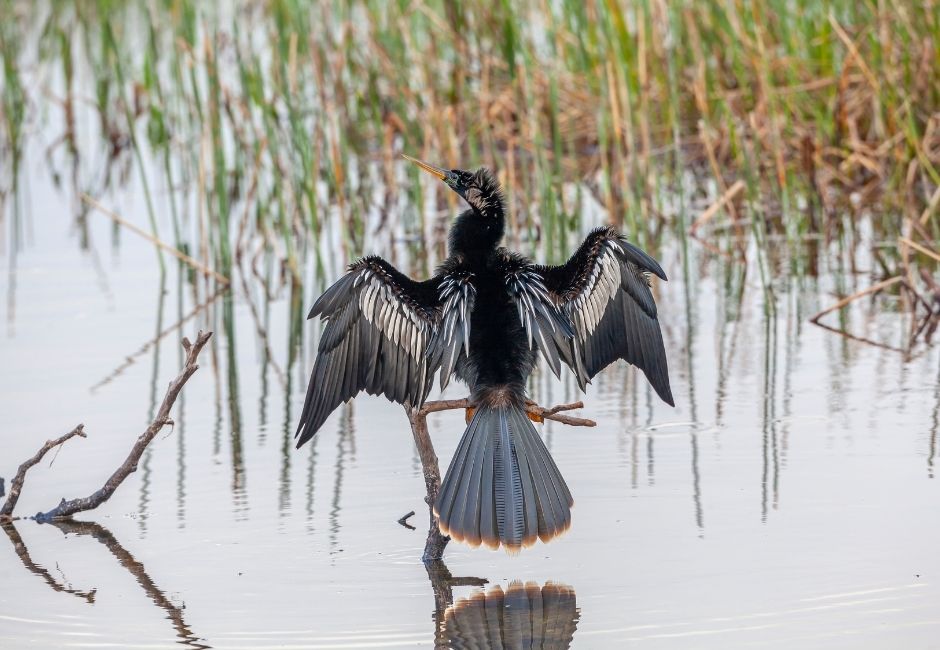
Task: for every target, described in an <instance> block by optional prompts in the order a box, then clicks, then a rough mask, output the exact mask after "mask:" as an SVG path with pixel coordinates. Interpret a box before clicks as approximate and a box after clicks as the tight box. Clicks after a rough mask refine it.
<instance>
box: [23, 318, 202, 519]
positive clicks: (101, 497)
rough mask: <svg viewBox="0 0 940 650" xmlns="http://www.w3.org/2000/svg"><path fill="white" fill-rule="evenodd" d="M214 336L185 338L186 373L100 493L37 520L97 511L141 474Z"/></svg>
mask: <svg viewBox="0 0 940 650" xmlns="http://www.w3.org/2000/svg"><path fill="white" fill-rule="evenodd" d="M211 336H212V332H205V333H203V332H199V334H198V335H197V336H196V342H195V343H190V342H189V339H187V338H184V339H183V348H184V349H185V350H186V363H185V365H184V366H183V370H182V371H181V372H180V374H179V375H178V376H177V377H176V379H174V380H173V381H171V382H170V386H169V388H167V392H166V395H165V396H164V398H163V402H162V403H161V404H160V409H159V411H157V416H156V418H154V420H153V422H151V423H150V426H149V427H147V430H146V431H144V432H143V433H142V434H141V435H140V437H139V438H137V442H135V443H134V446H133V447H132V448H131V451H130V453H129V454H128V455H127V458H126V459H125V460H124V462H123V463H122V464H121V466H120V467H118V468H117V469H116V470H115V471H114V473H113V474H112V475H111V477H110V478H109V479H108V480H107V481H105V484H104V485H103V486H102V487H101V488H100V489H98V490H97V491H96V492H94V493H92V494H91V495H89V496H87V497H84V498H80V499H71V500H69V501H66V500H65V499H62V501H61V502H60V503H59V505H57V506H56V507H55V508H53V509H52V510H49V511H48V512H44V513H39V514H37V515H36V520H38V521H50V520H53V519H63V518H66V517H71V516H72V515H74V514H75V513H77V512H82V511H85V510H92V509H93V508H97V507H98V506H100V505H101V504H102V503H104V502H105V501H107V500H108V499H110V498H111V495H112V494H114V491H115V490H117V488H118V486H120V485H121V483H123V482H124V479H126V478H127V477H128V476H130V475H131V474H132V473H133V472H135V471H137V463H138V461H140V457H141V456H142V455H143V453H144V450H145V449H146V448H147V446H148V445H149V444H150V442H151V441H152V440H153V439H154V438H155V437H156V436H157V434H158V433H159V432H160V430H161V429H163V427H164V426H166V425H167V424H173V420H171V419H170V409H172V408H173V404H174V403H175V402H176V398H177V396H179V393H180V390H182V388H183V386H184V385H185V384H186V382H187V381H188V380H189V378H190V377H192V375H193V373H195V372H196V370H198V369H199V366H198V364H197V363H196V360H197V358H198V357H199V353H200V352H201V351H202V348H203V347H204V346H205V344H206V343H207V342H208V341H209V338H210V337H211ZM47 444H48V443H47ZM40 457H41V456H40ZM27 462H29V461H27ZM37 462H38V460H37Z"/></svg>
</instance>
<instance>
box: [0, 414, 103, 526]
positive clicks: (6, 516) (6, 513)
mask: <svg viewBox="0 0 940 650" xmlns="http://www.w3.org/2000/svg"><path fill="white" fill-rule="evenodd" d="M84 429H85V425H84V424H79V425H78V426H77V427H75V428H74V429H72V430H71V431H69V432H68V433H66V434H65V435H64V436H60V437H58V438H56V439H55V440H47V441H46V444H44V445H43V446H42V447H40V448H39V451H37V452H36V453H35V454H33V457H32V458H29V459H27V460H25V461H23V463H22V464H21V465H20V467H19V469H18V470H16V476H14V477H13V480H12V481H11V482H10V494H9V495H8V496H7V500H6V501H4V503H3V507H2V508H0V522H7V521H11V520H12V519H13V509H14V508H15V507H16V502H17V501H18V500H19V498H20V492H21V491H22V490H23V483H24V482H25V481H26V472H28V471H29V470H30V468H31V467H33V466H34V465H37V464H39V461H41V460H42V458H43V456H45V455H46V454H47V453H49V452H50V451H51V450H53V449H55V448H56V447H58V446H59V445H63V444H65V443H66V442H67V441H68V440H71V439H72V438H74V437H75V436H80V437H82V438H87V437H88V436H87V434H86V433H85V430H84Z"/></svg>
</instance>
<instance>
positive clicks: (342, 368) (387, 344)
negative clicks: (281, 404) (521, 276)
mask: <svg viewBox="0 0 940 650" xmlns="http://www.w3.org/2000/svg"><path fill="white" fill-rule="evenodd" d="M471 277H472V276H470V275H469V274H465V273H460V272H459V271H452V272H451V273H449V274H446V275H438V276H436V277H434V278H431V279H430V280H426V281H424V282H416V281H414V280H412V279H411V278H409V277H407V276H406V275H404V274H402V273H400V272H399V271H398V270H397V269H395V267H394V266H392V265H391V264H389V263H388V262H386V261H385V260H383V259H382V258H380V257H366V258H363V259H361V260H359V261H358V262H355V263H353V264H351V265H350V267H349V271H348V272H347V273H346V274H345V275H344V276H343V277H341V278H340V279H339V280H337V281H336V283H335V284H333V285H332V286H331V287H330V288H329V289H327V290H326V292H325V293H324V294H323V295H322V296H320V298H319V299H318V300H317V301H316V303H315V304H314V305H313V309H311V310H310V314H309V316H307V318H313V317H314V316H319V317H320V318H321V319H322V320H323V321H325V322H326V327H325V329H324V331H323V336H322V337H321V338H320V346H319V349H318V351H317V359H316V362H315V363H314V366H313V372H312V373H311V375H310V383H309V385H308V387H307V397H306V399H305V400H304V407H303V412H302V414H301V416H300V423H299V424H298V426H297V432H296V433H295V437H296V438H297V439H298V440H297V446H298V447H300V446H301V445H303V444H304V443H305V442H307V441H308V440H310V439H311V438H312V437H313V435H314V434H315V433H316V432H317V430H318V429H319V428H320V427H321V426H322V425H323V422H324V421H326V418H327V417H329V415H330V413H332V412H333V410H334V409H335V408H336V407H337V406H339V405H340V404H342V403H343V402H346V401H348V400H349V399H351V398H352V397H354V396H355V395H356V394H358V393H359V392H360V391H363V390H364V391H366V392H367V393H369V394H371V395H385V397H387V398H388V399H389V400H391V401H393V402H398V403H399V404H412V405H420V404H422V403H423V402H424V400H425V399H426V398H427V395H428V392H429V391H430V390H431V383H432V380H433V378H434V373H435V372H437V370H438V369H440V368H441V367H442V366H443V368H444V369H445V370H446V372H447V373H448V375H449V374H450V373H451V372H452V371H453V364H454V363H455V362H456V359H457V358H458V357H459V356H460V354H461V353H463V352H464V351H465V349H466V347H467V345H468V343H467V342H468V341H469V338H470V336H469V327H470V324H469V323H470V321H469V314H470V313H471V311H472V306H473V298H474V295H475V291H474V289H473V285H472V284H471V282H470V280H471ZM442 379H443V377H442Z"/></svg>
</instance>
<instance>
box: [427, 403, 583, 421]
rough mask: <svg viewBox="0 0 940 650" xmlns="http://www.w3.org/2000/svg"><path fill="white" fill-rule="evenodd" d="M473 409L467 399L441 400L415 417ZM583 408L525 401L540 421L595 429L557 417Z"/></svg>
mask: <svg viewBox="0 0 940 650" xmlns="http://www.w3.org/2000/svg"><path fill="white" fill-rule="evenodd" d="M468 408H473V404H472V403H471V402H470V400H469V399H466V398H464V399H442V400H436V401H432V402H425V403H424V406H422V407H421V408H420V409H419V410H417V411H416V412H415V415H418V416H421V417H425V416H427V415H428V414H430V413H437V412H438V411H452V410H457V409H468ZM580 408H584V402H574V403H572V404H559V405H558V406H553V407H551V408H544V407H542V406H539V405H538V404H536V403H535V402H533V401H532V400H526V407H525V409H526V411H527V412H528V413H531V414H532V415H534V416H536V418H540V420H539V421H541V420H554V421H555V422H561V423H562V424H567V425H569V426H573V427H596V426H597V422H595V421H594V420H588V419H587V418H578V417H574V416H571V415H559V412H561V411H572V410H574V409H580Z"/></svg>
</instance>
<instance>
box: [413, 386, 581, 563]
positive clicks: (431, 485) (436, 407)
mask: <svg viewBox="0 0 940 650" xmlns="http://www.w3.org/2000/svg"><path fill="white" fill-rule="evenodd" d="M472 406H473V404H472V403H471V402H470V400H469V399H445V400H437V401H432V402H425V403H424V405H423V406H422V407H421V408H415V407H409V406H406V407H405V412H406V413H407V414H408V422H410V423H411V433H412V435H413V436H414V439H415V445H416V446H417V448H418V456H419V457H420V458H421V470H422V472H423V474H424V486H425V489H426V490H427V495H426V496H425V497H424V501H425V503H427V504H428V518H429V522H430V523H429V526H428V537H427V540H426V541H425V543H424V554H423V555H422V556H421V559H422V560H423V561H424V563H425V564H428V563H429V562H435V561H438V560H440V559H441V558H442V557H444V548H445V547H446V546H447V543H448V542H449V541H450V537H448V536H446V535H444V534H443V533H441V529H440V528H439V527H438V525H437V517H435V516H434V502H435V501H437V495H438V492H440V490H441V468H440V465H439V464H438V461H437V453H436V452H435V451H434V444H433V443H432V442H431V435H430V434H429V433H428V415H429V414H430V413H437V412H439V411H451V410H457V409H467V408H471V407H472ZM583 407H584V403H583V402H574V403H572V404H559V405H558V406H553V407H551V408H543V407H541V406H539V405H538V404H536V403H535V402H533V401H531V400H527V401H526V406H525V409H526V411H527V412H528V413H530V414H532V415H535V416H537V417H540V418H542V419H544V420H554V421H555V422H561V423H562V424H567V425H570V426H575V427H593V426H597V423H596V422H594V420H588V419H587V418H577V417H573V416H570V415H561V414H560V413H559V412H560V411H572V410H574V409H579V408H583Z"/></svg>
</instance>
